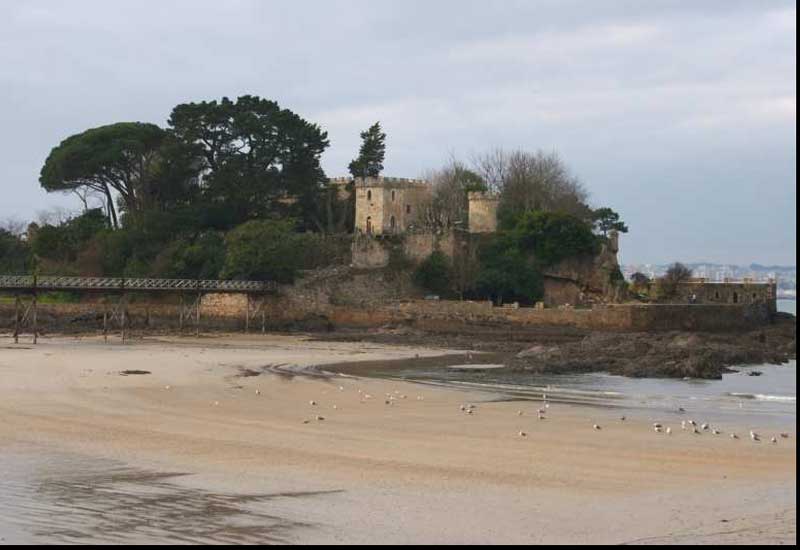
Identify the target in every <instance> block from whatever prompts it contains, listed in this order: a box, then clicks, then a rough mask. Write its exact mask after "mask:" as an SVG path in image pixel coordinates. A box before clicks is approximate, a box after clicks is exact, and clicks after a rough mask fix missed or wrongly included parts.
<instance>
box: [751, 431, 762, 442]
mask: <svg viewBox="0 0 800 550" xmlns="http://www.w3.org/2000/svg"><path fill="white" fill-rule="evenodd" d="M750 439H752V440H753V441H756V442H758V441H761V436H759V435H758V434H757V433H756V432H750Z"/></svg>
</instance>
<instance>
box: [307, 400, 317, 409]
mask: <svg viewBox="0 0 800 550" xmlns="http://www.w3.org/2000/svg"><path fill="white" fill-rule="evenodd" d="M308 404H309V405H311V406H312V407H316V406H317V402H316V401H314V400H311V401H309V402H308Z"/></svg>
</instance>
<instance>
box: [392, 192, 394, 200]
mask: <svg viewBox="0 0 800 550" xmlns="http://www.w3.org/2000/svg"><path fill="white" fill-rule="evenodd" d="M392 202H394V191H392Z"/></svg>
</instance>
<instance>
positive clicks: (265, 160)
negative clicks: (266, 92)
mask: <svg viewBox="0 0 800 550" xmlns="http://www.w3.org/2000/svg"><path fill="white" fill-rule="evenodd" d="M169 124H170V127H171V130H172V132H173V133H174V135H175V136H176V138H177V139H178V140H179V141H180V142H182V143H183V144H185V145H186V146H190V147H193V148H194V150H195V151H196V152H197V154H198V155H199V158H200V159H202V166H201V171H202V174H203V195H204V199H205V200H206V202H209V203H212V204H217V205H224V210H222V212H221V213H220V214H221V216H222V217H223V218H224V219H223V220H222V221H221V225H223V226H224V225H228V226H234V225H238V224H240V223H243V222H245V221H247V220H251V219H255V218H258V217H263V216H268V215H272V214H275V213H281V214H290V215H298V216H299V217H300V218H301V219H305V220H307V221H308V223H310V224H312V223H313V224H316V225H317V226H318V227H319V228H320V229H321V228H322V225H323V223H322V221H321V220H320V217H319V210H318V202H319V201H318V199H319V196H320V194H321V193H322V192H323V190H324V188H325V186H326V184H327V177H326V176H325V172H324V171H323V170H322V167H321V164H320V158H321V156H322V153H323V152H324V151H325V149H327V147H328V146H329V141H328V135H327V133H326V132H323V131H322V130H321V129H320V128H319V126H317V125H316V124H312V123H310V122H307V121H306V120H304V119H302V118H301V117H300V116H298V115H297V114H295V113H293V112H292V111H289V110H287V109H281V107H280V106H279V105H278V104H277V103H275V102H274V101H270V100H266V99H261V98H259V97H257V96H249V95H246V96H242V97H240V98H238V99H237V100H236V101H232V100H230V99H228V98H222V100H221V101H204V102H201V103H188V104H183V105H178V106H177V107H175V109H174V110H173V111H172V115H171V116H170V119H169Z"/></svg>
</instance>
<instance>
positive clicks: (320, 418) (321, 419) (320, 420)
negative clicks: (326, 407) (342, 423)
mask: <svg viewBox="0 0 800 550" xmlns="http://www.w3.org/2000/svg"><path fill="white" fill-rule="evenodd" d="M317 421H318V422H324V421H325V417H324V416H318V417H317Z"/></svg>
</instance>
